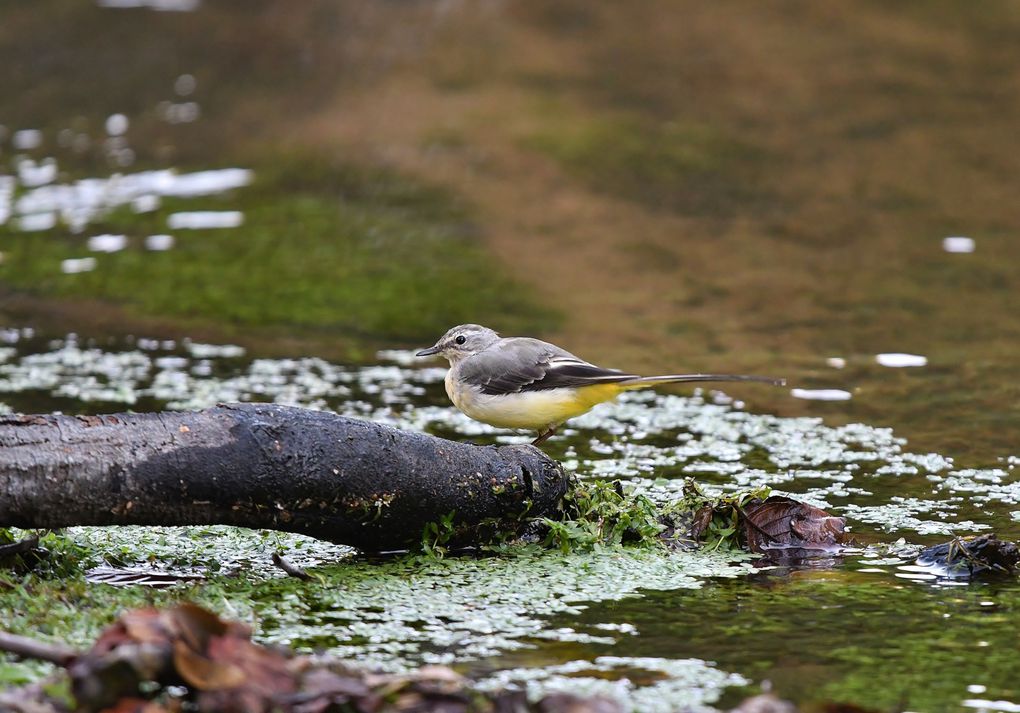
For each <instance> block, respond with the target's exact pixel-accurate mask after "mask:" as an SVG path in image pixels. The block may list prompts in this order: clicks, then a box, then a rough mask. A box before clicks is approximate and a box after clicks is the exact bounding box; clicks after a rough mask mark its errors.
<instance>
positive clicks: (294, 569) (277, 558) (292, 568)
mask: <svg viewBox="0 0 1020 713" xmlns="http://www.w3.org/2000/svg"><path fill="white" fill-rule="evenodd" d="M273 564H275V565H276V566H277V567H279V568H280V569H282V570H283V571H284V572H286V573H287V574H288V575H289V576H291V577H297V578H298V579H303V580H305V581H306V582H307V581H308V580H309V579H311V578H312V575H310V574H308V572H306V571H304V570H303V569H301V568H300V567H298V566H297V565H296V564H294V563H292V562H288V561H287V559H285V558H284V556H283V555H281V554H280V553H279V552H274V553H273Z"/></svg>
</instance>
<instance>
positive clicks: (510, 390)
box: [416, 324, 786, 446]
mask: <svg viewBox="0 0 1020 713" xmlns="http://www.w3.org/2000/svg"><path fill="white" fill-rule="evenodd" d="M433 355H441V356H443V357H444V358H445V359H447V361H449V362H450V370H449V371H448V372H447V374H446V394H447V395H448V396H449V397H450V401H452V402H453V405H454V406H456V407H457V408H458V409H460V411H462V412H463V413H465V414H466V415H467V416H469V417H471V418H473V419H475V420H476V421H481V422H482V423H487V424H489V425H490V426H496V427H497V428H508V429H515V430H526V431H535V432H536V433H537V437H536V438H535V440H534V441H532V445H535V446H537V445H539V444H540V443H543V442H544V441H545V440H547V439H548V438H549V437H550V436H552V435H553V434H555V433H556V429H557V428H559V427H560V426H561V425H562V424H563V423H564V422H565V421H567V420H568V419H571V418H574V417H575V416H580V415H581V414H583V413H586V412H587V411H589V410H591V409H592V408H593V407H594V406H595V405H597V404H600V403H602V402H603V401H609V400H611V399H613V398H615V397H617V396H619V395H620V394H621V393H623V392H624V391H630V390H632V389H643V388H646V387H649V386H655V385H657V384H672V383H679V382H691V381H753V382H760V383H766V384H772V385H774V386H783V385H785V384H786V380H785V379H774V378H771V377H766V376H746V375H740V374H665V375H662V376H639V375H638V374H628V373H626V372H623V371H619V370H617V369H606V368H604V367H601V366H596V365H595V364H592V363H590V362H587V361H585V360H584V359H581V358H580V357H577V356H574V355H573V354H571V353H570V352H568V351H567V350H565V349H562V348H560V347H558V346H556V345H555V344H550V343H549V342H543V341H542V340H540V339H534V338H532V337H500V336H499V334H498V333H497V332H495V331H493V330H492V329H489V328H488V327H483V326H482V325H480V324H461V325H458V326H456V327H453V328H451V329H450V330H448V331H447V332H446V334H444V335H443V336H442V337H440V338H439V341H437V342H436V343H435V344H433V345H432V346H431V347H429V348H427V349H422V350H421V351H419V352H417V353H416V356H419V357H427V356H433Z"/></svg>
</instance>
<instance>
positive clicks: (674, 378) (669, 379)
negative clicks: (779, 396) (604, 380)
mask: <svg viewBox="0 0 1020 713" xmlns="http://www.w3.org/2000/svg"><path fill="white" fill-rule="evenodd" d="M688 381H753V382H757V383H760V384H771V385H772V386H786V379H774V378H772V377H771V376H748V375H746V374H665V375H663V376H636V377H634V378H633V379H627V380H626V381H621V382H619V383H618V385H619V386H620V387H621V388H622V389H625V390H630V389H643V388H645V387H646V386H654V385H656V384H678V383H682V382H688Z"/></svg>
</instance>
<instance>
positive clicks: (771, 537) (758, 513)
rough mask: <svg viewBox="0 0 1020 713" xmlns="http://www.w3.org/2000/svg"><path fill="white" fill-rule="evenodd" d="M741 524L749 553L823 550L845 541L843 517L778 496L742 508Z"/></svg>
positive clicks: (756, 501) (755, 501)
mask: <svg viewBox="0 0 1020 713" xmlns="http://www.w3.org/2000/svg"><path fill="white" fill-rule="evenodd" d="M740 523H741V525H742V526H743V528H744V537H745V539H746V540H747V546H748V548H750V550H751V551H752V552H763V551H765V550H767V549H776V548H790V547H797V548H804V549H824V548H830V547H832V546H833V545H837V544H840V543H842V542H844V541H845V539H846V538H845V533H844V529H843V528H844V525H845V524H846V521H845V520H844V519H843V518H841V517H833V516H832V515H830V514H829V513H827V512H825V511H824V510H822V509H821V508H816V507H815V506H814V505H808V504H807V503H802V502H800V501H799V500H794V499H793V498H787V497H782V496H778V495H773V496H771V497H769V498H768V499H766V500H753V501H751V502H750V503H748V504H747V505H745V506H744V507H743V508H742V509H741V510H740Z"/></svg>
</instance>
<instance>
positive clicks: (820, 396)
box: [790, 389, 853, 401]
mask: <svg viewBox="0 0 1020 713" xmlns="http://www.w3.org/2000/svg"><path fill="white" fill-rule="evenodd" d="M790 395H791V396H792V397H793V398H795V399H807V400H808V401H849V400H850V399H851V398H853V394H851V393H850V392H849V391H843V390H842V389H790Z"/></svg>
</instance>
